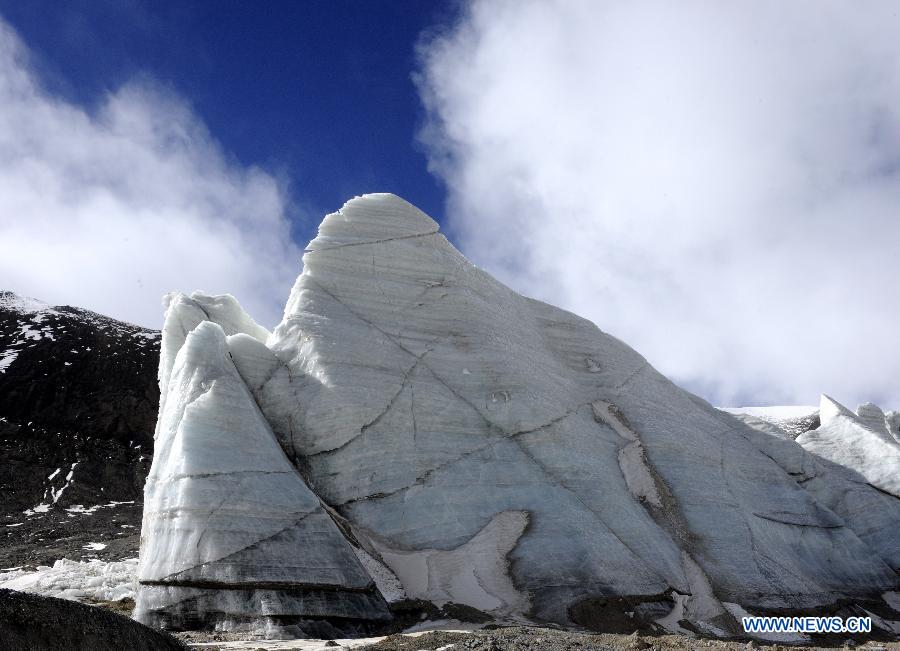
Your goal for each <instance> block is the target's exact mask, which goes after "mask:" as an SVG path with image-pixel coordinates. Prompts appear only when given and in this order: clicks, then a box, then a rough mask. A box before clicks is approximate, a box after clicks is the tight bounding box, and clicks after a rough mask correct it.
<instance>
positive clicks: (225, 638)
mask: <svg viewBox="0 0 900 651" xmlns="http://www.w3.org/2000/svg"><path fill="white" fill-rule="evenodd" d="M176 636H177V637H179V638H180V639H181V640H182V641H183V642H185V643H187V644H188V646H189V647H191V648H202V649H209V650H221V651H225V650H227V649H260V650H263V649H264V650H267V651H277V650H281V649H285V650H286V649H298V650H302V651H317V650H319V649H341V648H343V649H355V650H368V651H544V650H546V651H614V650H615V651H620V650H621V651H634V650H641V649H645V650H647V651H683V650H694V649H720V650H722V651H747V650H748V649H765V650H766V651H788V649H804V650H809V651H815V650H817V649H821V650H824V649H836V648H837V649H840V648H857V649H862V650H865V651H879V650H882V651H900V642H897V641H877V640H869V641H866V640H863V639H853V638H851V637H847V636H844V637H839V638H834V639H829V640H823V641H819V642H818V643H816V644H804V645H796V644H795V645H788V644H785V643H779V642H761V641H756V640H754V641H750V640H710V639H698V638H692V637H688V636H685V635H638V634H637V633H634V634H631V635H625V634H589V633H582V632H577V631H565V630H558V629H550V628H538V627H522V626H514V627H507V628H494V629H491V628H486V629H483V630H478V631H431V632H427V633H422V634H416V635H407V634H396V635H390V636H388V637H384V638H370V639H369V640H290V641H275V640H256V641H248V640H246V638H244V637H242V636H241V635H239V634H229V633H180V634H176Z"/></svg>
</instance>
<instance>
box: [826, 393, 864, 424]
mask: <svg viewBox="0 0 900 651" xmlns="http://www.w3.org/2000/svg"><path fill="white" fill-rule="evenodd" d="M839 416H849V417H850V418H851V419H852V420H853V421H856V414H854V413H853V412H852V411H850V410H849V409H847V408H846V407H845V406H844V405H842V404H841V403H839V402H838V401H837V400H835V399H834V398H832V397H831V396H828V395H826V394H824V393H823V394H822V397H821V398H820V399H819V419H820V420H821V422H822V424H823V425H827V424H828V423H830V422H831V421H833V420H834V419H836V418H837V417H839Z"/></svg>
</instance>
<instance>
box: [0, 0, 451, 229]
mask: <svg viewBox="0 0 900 651" xmlns="http://www.w3.org/2000/svg"><path fill="white" fill-rule="evenodd" d="M458 10H459V5H458V3H455V2H445V1H442V2H438V1H434V2H432V1H427V2H425V1H421V2H420V1H415V0H400V1H386V0H364V1H360V0H355V1H354V0H336V1H330V0H329V1H328V2H325V1H321V2H318V1H309V2H289V1H285V0H282V1H275V2H259V3H258V2H236V1H233V0H225V1H215V2H213V1H200V2H184V1H169V0H154V1H153V2H148V1H145V0H125V1H117V0H72V1H66V2H58V1H52V0H34V1H29V2H19V1H17V0H0V16H2V17H5V18H6V20H7V21H8V22H9V23H10V24H12V26H13V27H14V28H15V29H16V30H17V31H18V32H19V35H20V36H21V37H22V39H23V40H24V41H25V42H26V43H27V44H28V46H29V48H30V49H31V52H32V55H33V59H34V62H35V64H36V67H37V71H38V72H39V74H40V75H41V78H42V79H43V81H44V83H45V85H46V87H47V88H48V90H50V91H52V92H53V93H58V94H60V95H62V96H64V97H66V98H68V99H70V100H72V101H74V102H77V103H79V104H82V105H87V106H90V105H92V104H95V103H97V102H98V101H99V100H100V99H101V98H102V97H103V96H104V95H105V94H106V93H108V92H111V91H114V90H115V89H117V88H118V87H119V86H121V85H122V84H124V83H126V82H128V81H129V80H131V79H132V78H134V77H135V76H136V75H147V76H150V77H152V78H153V79H154V80H155V81H156V82H157V83H160V84H163V85H166V86H169V87H170V88H171V89H172V90H173V91H174V92H175V93H177V94H178V95H179V96H180V97H182V98H186V99H187V101H188V102H189V103H190V104H191V105H192V107H193V109H194V111H195V112H196V113H197V114H198V115H199V117H200V118H201V119H202V120H203V121H204V122H205V123H206V125H207V127H208V128H209V130H210V132H211V133H212V134H213V135H214V136H215V138H216V139H218V140H219V141H220V142H221V143H222V145H223V147H224V148H225V149H226V150H227V151H228V152H229V153H230V154H231V155H233V156H235V157H236V158H237V159H238V160H239V161H240V162H241V163H242V164H244V165H250V164H259V165H262V166H263V167H265V168H266V169H268V170H269V171H271V172H273V173H275V174H277V175H281V176H283V177H284V178H285V179H286V180H289V181H290V183H291V188H292V190H293V192H292V194H295V195H296V197H295V199H296V201H297V202H298V206H297V207H296V209H294V210H292V211H291V213H292V214H291V216H292V217H293V218H294V219H295V222H296V227H297V231H296V233H295V235H296V237H297V239H298V240H303V239H310V238H311V236H312V235H313V234H314V230H315V226H316V224H317V223H318V220H319V218H320V217H321V216H322V215H324V214H326V213H328V212H332V211H334V210H336V209H337V208H339V207H340V206H341V204H343V202H344V201H346V200H347V199H348V198H349V197H352V196H354V195H357V194H362V193H365V192H374V191H387V192H394V193H396V194H399V195H401V196H403V197H405V198H407V199H408V200H409V201H411V202H413V203H415V204H416V205H418V206H419V207H420V208H422V209H423V210H425V211H426V212H428V213H429V214H430V215H432V216H433V217H434V218H436V219H440V217H441V215H442V213H443V201H444V191H443V188H442V186H441V184H440V182H439V181H438V179H436V178H435V177H434V176H433V175H431V174H430V173H429V172H428V170H427V159H426V154H425V153H424V151H423V149H422V147H421V146H420V145H419V144H418V143H417V138H416V134H417V130H418V129H419V127H420V126H421V124H422V121H423V119H424V117H423V114H424V111H423V108H422V103H421V101H420V100H419V96H418V93H417V92H416V88H415V86H414V84H413V80H412V73H413V70H414V69H415V46H416V43H417V42H418V40H419V38H420V36H421V35H422V34H423V32H426V31H428V30H434V29H437V28H440V27H441V26H446V24H447V23H448V22H449V21H451V20H452V19H453V18H454V16H455V14H456V13H457V12H458Z"/></svg>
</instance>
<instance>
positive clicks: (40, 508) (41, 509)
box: [22, 504, 50, 516]
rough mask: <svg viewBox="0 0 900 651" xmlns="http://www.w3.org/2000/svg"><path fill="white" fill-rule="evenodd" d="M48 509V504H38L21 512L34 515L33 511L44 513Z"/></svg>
mask: <svg viewBox="0 0 900 651" xmlns="http://www.w3.org/2000/svg"><path fill="white" fill-rule="evenodd" d="M49 510H50V505H49V504H38V505H37V506H35V507H34V508H30V509H28V510H27V511H22V513H24V514H25V515H29V516H31V515H34V514H35V513H46V512H47V511H49Z"/></svg>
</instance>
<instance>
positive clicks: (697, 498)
mask: <svg viewBox="0 0 900 651" xmlns="http://www.w3.org/2000/svg"><path fill="white" fill-rule="evenodd" d="M231 301H233V299H231ZM231 301H229V299H228V298H222V297H219V298H210V297H203V296H199V295H195V296H194V297H193V298H191V299H188V298H187V297H180V296H179V297H174V298H173V299H172V301H171V303H170V307H169V311H168V314H167V320H166V327H165V329H164V331H163V333H164V334H163V344H162V359H161V374H160V386H161V388H162V393H163V396H162V400H161V402H162V406H161V408H160V418H159V425H158V427H157V435H156V443H155V445H156V450H157V452H156V456H155V458H154V462H153V469H152V471H151V475H150V477H149V479H148V483H147V488H146V501H145V514H144V525H143V545H142V550H141V557H142V560H141V568H142V569H141V577H140V578H141V581H142V583H143V584H144V585H143V587H142V589H141V594H140V595H139V611H140V613H141V617H142V618H144V619H145V620H151V621H157V622H163V623H166V622H169V623H171V622H173V621H174V622H182V623H183V622H185V621H188V620H190V619H191V618H193V619H194V620H198V619H199V620H204V621H210V620H211V619H212V620H215V619H217V618H222V617H225V618H228V617H236V618H240V617H245V618H246V617H252V616H254V615H255V616H257V617H264V616H268V615H273V616H277V617H280V618H282V620H284V618H286V617H295V618H297V620H298V622H300V626H301V627H303V626H304V625H306V623H308V622H309V621H310V620H315V619H316V618H320V619H321V618H332V619H330V620H329V621H332V622H333V621H334V620H333V618H349V619H352V620H354V621H357V622H376V621H381V620H382V619H384V618H385V617H386V616H387V614H386V613H387V611H386V610H385V607H384V603H383V601H381V600H380V597H379V595H378V593H377V591H374V587H373V585H372V582H371V580H369V575H368V574H367V571H368V570H366V569H364V568H362V567H361V566H360V564H359V562H358V561H357V560H356V559H357V558H363V559H368V561H369V564H368V567H370V568H371V567H377V568H379V569H385V568H386V569H389V570H390V572H391V573H393V575H394V576H395V577H396V579H397V580H399V582H400V584H401V585H402V588H403V591H404V592H405V595H406V597H407V598H409V599H413V600H416V599H418V600H422V601H428V602H431V603H433V604H435V605H436V606H438V607H441V606H447V605H452V604H461V605H464V606H468V607H470V608H475V609H477V610H479V611H482V612H484V613H487V614H489V615H491V616H495V617H499V618H530V619H535V620H543V621H551V622H557V623H561V624H566V625H571V624H580V625H584V626H588V627H597V626H601V627H602V626H603V625H604V622H603V620H604V618H606V619H609V618H608V617H606V614H608V613H610V612H612V611H615V610H616V609H619V610H620V611H622V612H625V611H627V612H629V613H631V615H629V617H636V618H637V619H638V620H641V619H644V620H648V621H649V620H653V619H659V620H661V621H664V622H669V621H670V620H671V622H674V625H676V626H677V622H678V621H682V622H683V621H684V620H687V621H689V622H692V623H693V624H694V625H695V626H700V627H706V629H707V630H714V631H722V630H729V629H733V628H734V626H735V621H734V618H733V616H732V615H731V614H730V613H731V612H734V611H735V609H734V604H740V605H741V606H742V607H744V608H749V609H753V610H756V611H766V610H777V609H800V608H818V607H825V606H828V605H830V604H833V603H835V602H837V601H839V600H841V599H848V598H849V599H857V600H872V599H876V600H877V599H878V598H879V595H881V594H882V593H885V592H888V591H892V590H896V589H897V588H898V574H897V569H898V568H900V537H898V536H896V534H895V532H896V530H897V527H898V525H900V500H898V499H897V498H896V497H895V496H892V495H890V494H888V493H885V492H883V491H882V490H877V489H876V488H873V487H872V486H870V485H869V484H868V483H867V480H866V479H865V478H864V477H863V476H861V475H859V474H858V473H857V472H855V471H854V470H852V469H848V468H845V467H844V466H841V465H839V464H836V463H833V462H832V461H829V460H828V459H827V458H822V457H820V456H817V455H816V454H812V453H810V452H807V451H806V450H804V448H803V447H801V446H800V445H798V444H797V443H795V442H793V441H791V440H786V439H782V438H777V437H774V436H771V435H767V434H764V433H762V432H759V431H757V430H754V429H753V428H751V427H749V426H747V425H746V424H744V423H742V422H740V421H738V420H737V419H735V418H733V417H732V416H730V415H728V414H725V413H723V412H720V411H719V410H716V409H714V408H713V407H711V406H710V405H708V404H706V403H705V402H703V401H702V400H700V399H699V398H697V397H696V396H693V395H691V394H689V393H687V392H685V391H683V390H682V389H680V388H678V387H677V386H675V385H674V384H672V383H671V382H669V381H668V380H667V379H666V378H665V377H663V376H662V375H660V374H659V373H658V372H656V371H655V370H654V369H653V368H652V367H651V366H650V365H649V364H648V363H647V361H646V360H645V359H644V358H642V357H641V356H640V355H639V354H637V353H636V352H634V351H633V350H631V349H630V348H629V347H628V346H626V345H625V344H623V343H622V342H620V341H619V340H617V339H615V338H614V337H611V336H609V335H607V334H605V333H603V332H601V331H600V330H599V329H598V328H597V327H596V326H595V325H594V324H592V323H590V322H588V321H586V320H584V319H581V318H579V317H577V316H575V315H573V314H570V313H568V312H565V311H563V310H560V309H557V308H555V307H552V306H550V305H547V304H544V303H540V302H537V301H534V300H531V299H528V298H525V297H522V296H520V295H518V294H516V293H515V292H513V291H512V290H510V289H509V288H507V287H505V286H503V285H502V284H500V283H499V282H498V281H496V280H495V279H493V278H492V277H491V276H489V275H488V274H486V273H484V272H483V271H481V270H479V269H478V268H476V267H475V266H473V265H472V264H471V263H469V262H468V261H467V260H466V259H465V258H464V257H463V256H462V255H461V254H460V253H459V252H458V251H457V250H456V249H454V248H453V246H452V245H451V244H450V243H449V242H448V241H447V240H446V239H445V238H444V237H443V236H442V235H441V234H440V233H439V232H438V226H437V224H436V223H435V222H434V221H432V220H431V219H430V218H428V217H427V216H426V215H424V214H423V213H422V212H420V211H418V210H417V209H416V208H414V207H413V206H411V205H409V204H407V203H406V202H404V201H402V200H401V199H399V198H397V197H395V196H392V195H368V196H365V197H361V198H357V199H354V200H353V201H351V202H349V203H348V204H346V205H345V206H344V207H343V209H342V210H341V211H339V212H337V213H334V214H332V215H329V216H328V217H326V218H325V220H324V222H323V223H322V225H321V226H320V229H319V235H318V237H317V238H316V239H315V240H313V241H312V242H311V243H310V245H309V247H308V250H307V252H306V254H305V256H304V270H303V273H302V274H301V275H300V277H299V278H298V279H297V282H296V284H295V286H294V288H293V290H292V292H291V296H290V299H289V300H288V303H287V307H286V309H285V316H284V319H283V321H282V322H281V323H280V324H279V325H278V326H277V327H276V329H275V330H274V332H273V333H271V334H269V335H267V333H265V332H264V331H263V330H262V329H261V328H259V326H257V325H256V324H254V323H252V320H251V319H249V317H247V316H246V315H245V314H243V311H241V310H240V309H239V307H238V306H237V305H236V304H234V303H233V302H231ZM213 303H215V304H218V305H219V306H220V309H218V310H213V309H210V308H209V305H210V304H213ZM288 460H290V462H291V463H288ZM294 469H296V471H295V470H294ZM861 505H865V507H866V508H865V511H860V508H859V507H860V506H861ZM313 534H315V535H313ZM373 564H374V565H373ZM326 586H327V588H328V590H329V591H330V592H329V593H328V594H329V596H330V597H331V599H330V601H329V600H325V599H323V600H321V601H317V602H316V604H317V605H316V608H307V603H308V602H309V600H310V599H312V598H311V597H308V595H312V594H319V592H317V591H320V592H322V594H324V590H325V587H326ZM263 591H269V592H266V595H268V596H267V597H266V598H265V599H263V598H261V597H259V596H258V595H260V594H261V593H262V592H263ZM270 593H271V594H270ZM271 603H275V604H277V606H275V607H274V608H272V607H270V605H269V604H271ZM729 609H730V610H729ZM673 613H674V614H673ZM301 620H302V621H301ZM633 623H634V620H632V623H631V624H630V625H631V626H632V628H633ZM628 630H632V629H631V628H629V629H628Z"/></svg>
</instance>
